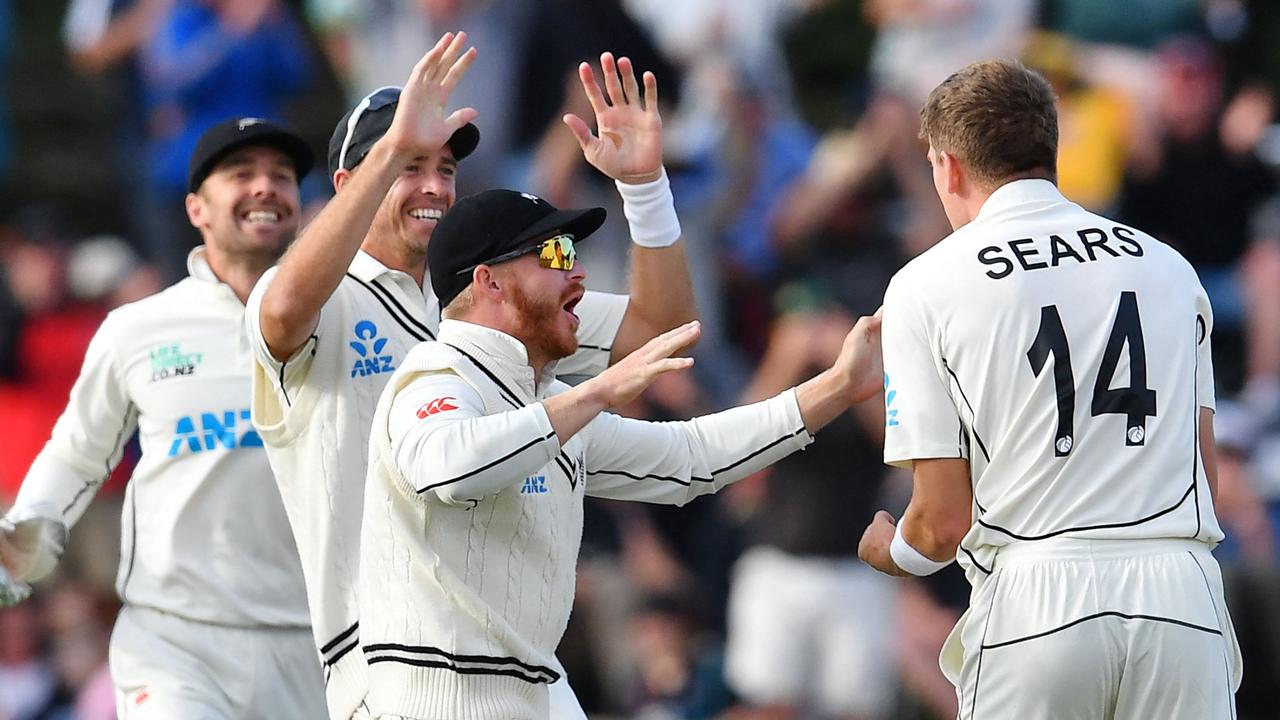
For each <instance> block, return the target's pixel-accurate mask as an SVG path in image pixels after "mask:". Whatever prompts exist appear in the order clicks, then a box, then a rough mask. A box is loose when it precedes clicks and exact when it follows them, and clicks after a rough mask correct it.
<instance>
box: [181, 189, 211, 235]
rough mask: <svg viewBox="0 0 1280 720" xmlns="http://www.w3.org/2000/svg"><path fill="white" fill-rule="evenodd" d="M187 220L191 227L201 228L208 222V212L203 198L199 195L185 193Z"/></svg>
mask: <svg viewBox="0 0 1280 720" xmlns="http://www.w3.org/2000/svg"><path fill="white" fill-rule="evenodd" d="M186 205H187V220H188V221H190V222H191V226H192V227H196V228H199V227H203V226H204V224H205V222H206V221H207V220H208V217H207V216H208V213H209V210H208V208H207V207H206V206H205V204H204V198H202V197H200V195H199V193H187V198H186Z"/></svg>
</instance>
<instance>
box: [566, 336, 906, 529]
mask: <svg viewBox="0 0 1280 720" xmlns="http://www.w3.org/2000/svg"><path fill="white" fill-rule="evenodd" d="M664 337H665V336H664ZM678 340H679V339H676V341H678ZM641 352H644V351H643V350H642V351H641ZM630 362H631V357H628V358H627V359H625V360H623V361H622V362H621V363H618V364H617V365H615V366H614V367H611V368H609V369H608V370H606V371H605V372H603V373H601V374H600V376H599V377H597V378H596V379H595V380H590V381H588V382H587V383H583V385H586V384H588V383H592V382H598V383H599V384H600V385H602V386H603V385H606V384H607V379H608V377H609V374H610V373H613V372H614V371H615V370H617V369H619V368H621V367H623V366H624V365H625V364H627V363H630ZM882 375H883V371H882V370H881V367H880V342H879V318H876V317H864V318H862V319H861V320H859V321H858V323H857V325H855V326H854V328H853V330H852V331H851V332H849V334H848V335H847V336H846V337H845V341H844V344H843V347H842V348H841V351H840V354H839V357H838V358H837V359H836V360H835V363H834V364H833V365H832V366H831V367H830V368H828V369H827V370H824V371H822V372H821V373H819V374H818V375H817V376H816V377H814V378H812V379H810V380H808V381H806V382H804V383H802V384H801V385H799V386H798V387H796V388H795V389H794V390H787V391H785V392H783V393H781V394H779V395H776V396H774V397H772V398H770V399H767V400H762V401H760V402H757V403H753V404H751V405H743V406H740V407H736V408H732V409H729V410H725V411H723V412H719V413H715V414H713V415H705V416H702V417H697V418H694V419H692V420H688V421H684V422H674V423H653V422H643V421H639V420H631V419H627V418H623V417H619V416H617V415H601V416H599V417H598V418H597V419H596V420H595V421H593V423H592V426H591V429H590V436H589V438H590V448H589V449H588V452H587V465H588V467H587V493H588V494H590V495H593V496H598V497H610V498H616V499H623V500H642V501H646V502H660V503H674V504H683V503H685V502H687V501H688V500H690V499H692V498H694V497H696V496H698V495H702V494H704V493H709V492H716V491H717V490H719V489H721V488H723V487H725V486H726V485H728V484H730V483H732V482H735V481H737V480H740V479H742V478H744V477H746V476H748V475H750V474H751V473H754V472H756V471H757V470H760V469H761V468H764V467H766V466H768V465H770V464H772V463H774V462H776V461H778V460H779V459H781V458H783V457H785V456H787V455H789V454H791V453H792V452H795V451H796V450H799V449H801V448H803V447H805V446H806V445H808V444H809V442H811V441H812V438H813V433H815V432H817V431H818V430H819V429H820V428H822V427H823V426H824V425H826V424H827V423H828V422H830V421H831V420H832V419H834V418H835V417H836V416H837V415H839V414H840V413H842V412H844V411H845V410H847V409H848V408H849V407H850V406H851V405H853V404H855V403H858V402H861V401H863V400H866V399H867V398H869V397H871V396H873V395H875V394H876V393H877V392H879V390H880V386H881V384H882V381H881V377H882ZM579 387H581V386H579Z"/></svg>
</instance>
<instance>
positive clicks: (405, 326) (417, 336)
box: [347, 273, 435, 342]
mask: <svg viewBox="0 0 1280 720" xmlns="http://www.w3.org/2000/svg"><path fill="white" fill-rule="evenodd" d="M347 277H349V278H351V279H352V280H355V281H356V282H358V283H360V286H361V287H363V288H364V289H365V290H368V291H369V294H370V295H372V296H373V297H374V299H376V300H377V301H378V303H379V304H381V305H382V307H383V308H385V309H386V311H387V314H388V315H390V316H391V319H392V320H395V321H396V324H398V325H399V326H400V327H401V328H403V329H404V331H405V332H407V333H409V334H410V335H412V336H413V338H414V339H416V340H419V341H422V342H426V341H428V340H434V339H435V337H434V336H432V335H431V334H430V333H427V335H426V337H423V335H422V333H421V332H419V331H418V330H417V329H416V328H414V327H413V325H410V324H409V322H410V321H406V319H405V318H402V317H400V316H399V315H397V314H396V311H395V310H394V309H392V307H391V304H390V303H388V302H387V301H386V300H385V299H383V297H382V295H380V294H378V291H377V290H374V289H373V286H371V285H369V284H368V283H366V282H365V281H363V280H361V279H360V278H358V277H356V276H355V275H352V274H351V273H347ZM415 324H416V323H415Z"/></svg>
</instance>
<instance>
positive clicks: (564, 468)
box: [556, 450, 578, 490]
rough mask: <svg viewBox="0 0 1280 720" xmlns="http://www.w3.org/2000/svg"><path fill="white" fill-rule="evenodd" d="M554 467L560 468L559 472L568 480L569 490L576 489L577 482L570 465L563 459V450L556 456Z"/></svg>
mask: <svg viewBox="0 0 1280 720" xmlns="http://www.w3.org/2000/svg"><path fill="white" fill-rule="evenodd" d="M556 465H558V466H559V467H560V471H561V472H563V473H564V474H565V477H567V478H569V489H570V490H575V489H577V487H578V480H577V478H576V477H575V471H574V470H573V469H572V463H570V462H568V460H567V459H565V457H564V451H563V450H561V451H560V454H559V455H557V456H556Z"/></svg>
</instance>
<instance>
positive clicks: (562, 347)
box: [511, 285, 578, 360]
mask: <svg viewBox="0 0 1280 720" xmlns="http://www.w3.org/2000/svg"><path fill="white" fill-rule="evenodd" d="M571 295H572V293H567V294H566V295H565V296H564V297H562V298H559V299H553V298H546V299H540V300H535V299H534V298H532V297H530V296H529V295H527V294H526V293H525V292H524V288H522V287H520V286H518V285H516V286H513V287H512V289H511V303H512V304H513V305H514V306H515V308H516V312H517V313H518V317H519V326H518V327H517V334H516V336H517V337H518V338H520V339H521V340H522V341H524V343H525V344H526V345H527V346H529V350H530V351H531V352H530V354H531V355H532V354H533V351H535V350H536V351H540V352H541V353H542V354H544V355H546V356H547V357H548V358H549V359H551V360H560V359H562V358H567V357H569V356H570V355H572V354H574V353H575V352H577V351H578V336H577V334H576V333H574V332H573V329H572V328H570V327H568V326H567V325H566V324H565V323H564V322H563V321H562V320H561V318H560V313H562V312H564V304H565V303H567V302H568V301H569V298H570V297H571Z"/></svg>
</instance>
